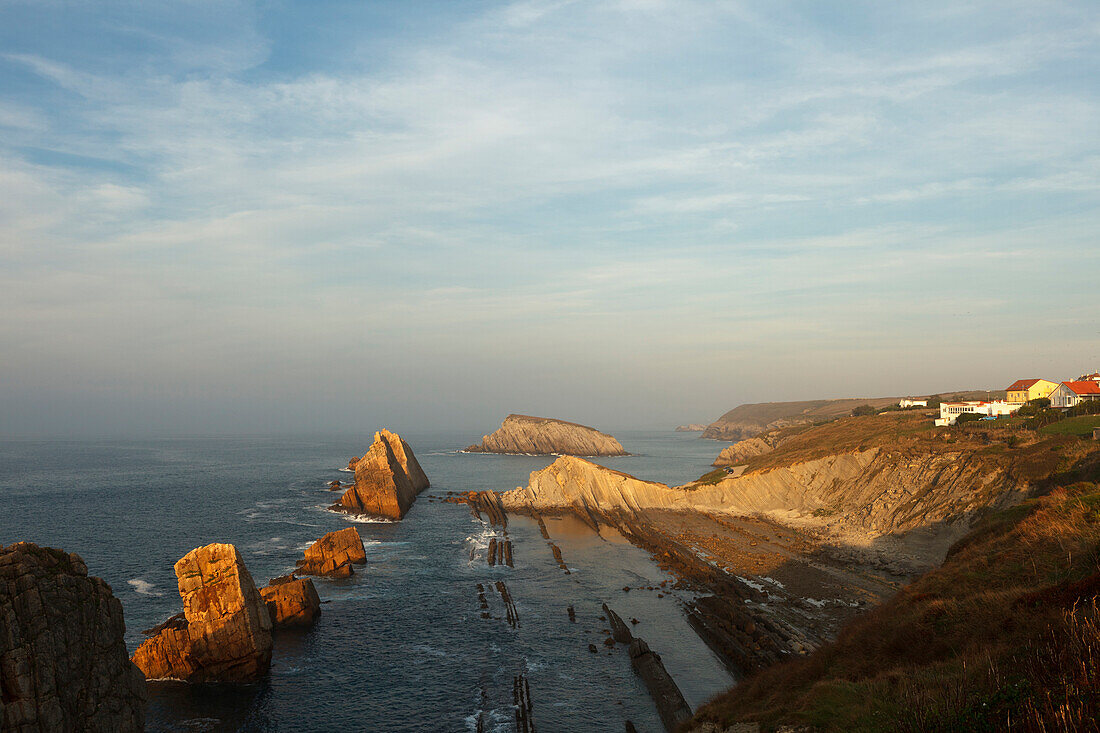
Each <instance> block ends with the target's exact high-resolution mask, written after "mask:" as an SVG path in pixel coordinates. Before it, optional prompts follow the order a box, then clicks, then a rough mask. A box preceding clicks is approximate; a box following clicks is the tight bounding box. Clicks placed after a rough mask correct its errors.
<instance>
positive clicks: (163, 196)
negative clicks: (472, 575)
mask: <svg viewBox="0 0 1100 733" xmlns="http://www.w3.org/2000/svg"><path fill="white" fill-rule="evenodd" d="M1098 79H1100V7H1098V6H1097V5H1096V3H1095V2H1059V3H1049V2H1013V1H1012V0H1008V1H1005V0H998V1H997V2H975V3H960V2H957V1H956V0H952V1H950V2H921V3H881V2H872V1H868V2H847V3H821V2H783V1H774V0H767V1H761V2H695V1H694V0H667V1H665V0H591V1H588V2H581V1H574V2H571V1H569V0H524V1H521V2H487V1H477V2H474V1H463V0H450V1H446V2H442V1H441V2H417V1H414V0H404V1H403V2H358V1H357V2H336V1H330V0H314V1H311V2H289V1H287V0H265V1H264V2H237V1H235V0H218V1H214V0H197V1H191V2H187V1H182V2H179V1H174V2H170V3H169V2H148V1H138V0H133V1H132V2H115V1H113V0H96V1H95V2H91V1H88V2H82V1H81V0H67V1H65V2H60V1H57V0H28V1H23V0H0V436H5V437H29V436H57V437H65V436H73V437H77V436H105V437H114V436H159V435H168V436H171V435H192V434H219V435H220V434H238V433H242V434H243V433H272V432H276V433H277V432H310V431H326V432H334V433H340V432H350V431H365V432H369V431H373V430H374V429H376V428H378V427H382V426H388V427H391V428H393V429H398V430H406V431H408V430H414V431H415V430H430V429H448V430H450V429H460V430H469V431H470V433H471V434H472V435H473V437H474V438H476V437H477V436H479V435H480V434H482V433H487V432H490V431H491V430H492V429H494V428H495V426H496V425H497V424H498V423H499V422H500V420H501V419H502V418H503V417H504V415H506V414H508V413H510V412H521V413H529V414H538V415H545V416H550V417H559V418H563V419H568V420H574V421H578V422H582V423H586V424H590V425H595V426H597V427H602V428H607V429H615V428H618V429H626V428H638V429H651V428H652V429H660V428H666V427H671V426H674V425H676V424H679V423H684V422H704V423H705V422H709V421H711V420H714V419H715V418H717V417H718V416H719V415H721V414H722V413H724V412H725V411H727V410H728V409H731V408H732V407H734V406H736V405H737V404H740V403H743V402H764V401H776V400H795V399H814V398H827V397H849V396H883V395H885V396H889V395H908V394H913V395H919V394H927V393H931V392H940V391H946V390H950V389H963V388H1003V387H1004V386H1005V385H1007V384H1008V383H1010V382H1012V381H1014V380H1015V379H1017V378H1022V377H1045V378H1048V379H1054V380H1062V379H1068V378H1072V377H1075V376H1077V375H1079V374H1082V373H1084V372H1086V371H1094V370H1096V369H1100V83H1098V81H1097V80H1098Z"/></svg>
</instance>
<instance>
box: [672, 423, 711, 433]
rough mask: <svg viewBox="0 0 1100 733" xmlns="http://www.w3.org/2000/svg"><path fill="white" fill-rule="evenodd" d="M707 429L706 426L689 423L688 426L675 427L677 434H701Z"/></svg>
mask: <svg viewBox="0 0 1100 733" xmlns="http://www.w3.org/2000/svg"><path fill="white" fill-rule="evenodd" d="M706 429H707V426H706V425H700V424H699V423H691V424H690V425H677V426H676V432H677V433H701V432H703V431H704V430H706Z"/></svg>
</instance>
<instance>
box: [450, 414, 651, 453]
mask: <svg viewBox="0 0 1100 733" xmlns="http://www.w3.org/2000/svg"><path fill="white" fill-rule="evenodd" d="M466 450H467V452H470V453H518V454H526V455H538V456H542V455H568V456H625V455H629V454H628V453H627V452H626V451H625V450H623V446H622V444H621V443H619V441H618V440H616V439H615V438H613V437H611V436H610V435H608V434H607V433H601V432H600V431H599V430H596V429H595V428H590V427H587V426H585V425H578V424H577V423H571V422H565V421H564V420H555V419H553V418H547V417H532V416H531V415H509V416H508V417H506V418H504V422H503V423H501V425H500V428H498V429H497V430H496V431H495V432H493V433H492V434H490V435H486V436H483V437H482V439H481V442H480V443H477V444H476V445H471V446H469V447H468V448H466Z"/></svg>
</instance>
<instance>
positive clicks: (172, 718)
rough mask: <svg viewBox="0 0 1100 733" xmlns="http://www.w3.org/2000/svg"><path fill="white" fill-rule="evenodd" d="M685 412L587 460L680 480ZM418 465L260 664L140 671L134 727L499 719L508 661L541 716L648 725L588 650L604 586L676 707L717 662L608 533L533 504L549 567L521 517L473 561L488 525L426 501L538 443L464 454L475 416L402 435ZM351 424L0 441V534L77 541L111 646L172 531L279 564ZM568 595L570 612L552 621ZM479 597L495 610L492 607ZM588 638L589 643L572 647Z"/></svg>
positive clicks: (312, 517)
mask: <svg viewBox="0 0 1100 733" xmlns="http://www.w3.org/2000/svg"><path fill="white" fill-rule="evenodd" d="M697 436H698V434H697V433H633V434H632V433H625V434H618V437H619V438H620V440H621V441H622V442H623V445H624V446H625V447H626V449H627V450H629V451H631V452H633V453H636V454H637V455H633V456H628V457H622V458H608V459H601V460H600V462H601V463H603V464H604V465H607V466H610V467H612V468H615V469H618V470H622V471H626V472H628V473H632V474H634V475H637V476H639V477H642V478H648V479H654V480H659V481H664V482H671V483H682V482H684V481H687V480H689V479H692V478H696V477H698V476H699V475H701V474H702V473H704V472H706V471H707V470H709V465H708V464H709V463H710V461H711V460H713V458H714V456H715V455H717V453H718V450H719V448H720V447H721V445H720V444H718V443H714V442H712V441H702V440H699V439H698V437H697ZM404 437H405V438H406V439H407V440H408V442H409V443H410V444H411V445H412V447H413V450H414V451H415V453H416V455H417V458H418V459H419V460H420V463H421V465H422V466H423V467H424V470H425V472H426V473H427V474H428V477H429V478H430V479H431V482H432V486H431V488H430V489H428V490H427V491H425V492H424V493H423V494H421V495H420V498H419V500H418V501H417V503H416V505H415V506H414V507H413V509H412V510H411V511H410V512H409V514H408V515H407V516H406V517H405V519H404V520H403V521H401V522H394V523H381V522H372V523H368V522H358V523H355V526H356V527H357V528H358V529H359V532H360V534H361V535H362V536H363V540H364V543H365V544H366V550H367V558H368V565H367V566H366V567H365V568H363V569H362V570H359V571H357V574H356V575H355V577H353V578H351V579H348V580H340V581H330V580H317V581H315V582H316V584H317V590H318V593H319V594H320V596H321V600H322V603H323V605H322V616H321V618H320V621H319V622H318V624H317V626H316V627H315V628H313V629H312V630H310V631H306V632H298V633H288V632H280V633H279V634H278V635H277V638H276V642H275V653H274V658H273V662H272V668H271V674H270V678H269V679H268V680H267V681H265V682H263V683H258V684H255V685H246V686H221V685H210V686H188V685H183V684H173V683H159V684H155V685H151V688H150V701H149V710H148V716H147V727H148V729H149V730H152V731H207V730H209V731H233V730H247V731H276V730H279V731H336V730H340V731H472V730H474V724H475V723H474V721H475V720H476V717H477V715H478V712H479V711H485V713H486V715H487V718H488V720H489V721H490V725H489V726H488V729H489V730H501V731H508V730H514V728H515V725H514V712H513V708H512V680H513V677H514V676H515V675H519V674H525V675H526V676H527V678H528V679H529V681H530V686H531V697H532V701H533V706H534V717H535V722H536V724H537V727H538V730H539V731H540V732H541V733H552V732H555V731H561V732H565V733H567V732H570V731H599V730H607V731H622V730H623V721H624V720H626V719H630V720H632V721H633V722H634V723H635V725H636V726H637V727H638V729H639V730H640V731H659V730H661V729H662V728H661V724H660V720H659V718H658V717H657V713H656V709H655V708H654V707H653V704H652V702H651V701H650V699H649V697H648V695H647V694H646V691H645V688H644V686H643V685H642V683H641V682H640V681H639V680H638V679H637V678H636V677H635V676H634V674H633V672H632V671H631V668H630V661H629V659H628V657H627V655H626V650H625V649H624V648H623V647H622V646H621V645H619V646H616V647H615V648H614V649H613V650H611V651H607V650H606V649H605V647H604V646H603V644H602V642H603V640H604V638H606V636H607V634H606V633H604V632H603V630H604V629H606V628H607V625H606V623H604V622H601V621H600V620H599V619H598V616H599V615H600V614H601V613H602V612H601V610H600V604H601V603H602V602H604V601H607V602H608V603H609V605H611V607H612V608H613V609H615V610H616V611H618V612H619V614H620V615H622V616H624V617H626V618H630V617H636V618H637V619H639V621H640V623H639V624H638V626H637V627H635V632H636V633H637V634H638V635H639V636H642V637H644V638H645V639H646V640H647V641H648V642H649V644H650V646H651V647H652V648H653V649H654V650H655V651H657V652H659V653H660V654H661V656H662V657H663V659H664V661H665V665H666V667H667V668H668V669H669V671H670V672H671V673H672V674H673V676H674V677H675V678H676V680H677V682H678V683H679V685H680V687H681V689H682V690H683V692H684V695H685V696H686V697H687V698H688V702H689V703H691V705H692V706H693V707H696V706H698V705H699V704H700V703H702V702H703V701H704V700H706V699H707V698H709V697H710V696H712V695H714V694H715V693H717V692H719V691H721V690H723V689H725V688H726V687H728V686H729V685H730V684H731V683H732V680H731V679H730V677H729V675H728V674H727V673H726V672H725V670H724V668H723V667H722V666H721V665H720V663H719V662H718V661H717V659H716V658H715V656H714V655H713V654H712V653H711V652H710V651H709V650H708V649H707V648H706V646H704V645H703V643H702V642H701V641H700V640H699V639H698V637H696V635H695V634H694V632H692V631H691V629H690V628H689V627H688V625H687V623H686V621H685V619H684V616H683V613H682V611H681V610H680V605H679V602H678V601H677V599H676V598H675V597H674V596H671V595H666V596H665V598H663V599H658V598H657V597H656V592H653V591H645V590H640V591H639V590H634V591H632V592H629V593H624V592H623V590H622V588H623V586H626V585H630V586H633V587H635V588H637V586H639V585H641V584H653V583H656V582H660V580H662V579H664V578H665V577H666V576H665V575H664V574H662V573H661V571H660V570H659V569H658V568H657V567H656V566H655V565H654V564H653V563H652V561H651V560H650V559H649V558H648V555H647V554H646V553H645V552H643V551H641V550H639V549H637V548H635V547H633V546H631V545H629V544H626V543H624V542H623V541H622V540H621V538H617V537H613V536H607V537H601V536H599V535H596V534H595V533H593V532H591V531H590V530H588V529H587V528H585V527H584V526H583V525H581V524H580V522H577V521H573V520H568V519H566V520H549V521H548V525H549V527H550V532H551V534H552V535H553V536H554V538H555V541H556V542H557V543H558V545H559V546H560V547H561V549H562V553H563V555H564V557H565V561H566V563H567V564H568V565H569V566H570V568H571V569H572V573H571V574H568V575H566V574H564V573H562V571H561V570H560V569H558V567H557V565H556V563H555V562H554V560H553V557H552V556H551V553H550V550H549V548H548V547H547V546H546V543H545V542H544V540H543V539H542V537H541V536H540V535H539V532H538V528H537V526H536V525H535V524H534V523H533V522H531V521H530V520H527V519H525V518H522V517H514V518H511V519H510V521H509V526H508V531H509V535H510V536H511V538H512V540H513V542H514V543H515V565H516V567H515V569H514V570H513V569H511V568H490V567H488V565H487V564H486V562H485V546H486V543H487V538H488V537H489V536H491V534H492V533H491V532H489V531H488V530H487V528H486V527H485V526H484V525H482V524H481V523H480V522H479V521H478V520H476V519H475V518H473V517H472V516H471V515H470V512H469V511H468V510H467V509H466V507H464V506H459V505H451V504H444V503H441V502H438V501H436V502H430V501H429V498H432V497H439V496H442V495H444V492H446V491H466V490H469V489H497V490H502V489H511V488H514V487H516V486H519V485H526V483H527V477H528V475H529V474H530V472H531V471H534V470H538V469H541V468H543V467H545V466H546V465H548V464H549V463H550V461H551V459H550V458H535V457H526V456H493V455H467V454H463V453H459V452H458V449H459V448H461V447H463V446H465V445H466V444H468V443H469V442H470V441H471V440H473V439H475V438H476V437H477V436H471V435H468V434H461V435H460V434H443V433H436V434H419V435H418V434H406V435H405V436H404ZM370 440H371V436H369V435H364V436H362V437H361V438H359V439H357V440H356V439H351V438H347V437H344V438H332V439H321V438H297V439H288V438H279V439H272V438H264V439H259V438H257V439H242V438H233V439H208V440H202V439H187V440H150V441H128V442H30V441H10V442H0V544H8V543H11V542H16V541H20V540H29V541H32V542H37V543H38V544H41V545H47V546H51V547H59V548H63V549H65V550H67V551H70V552H77V553H79V554H80V555H81V556H83V557H84V559H85V561H86V562H87V563H88V568H89V571H90V572H91V574H93V575H98V576H101V577H103V578H104V579H105V580H107V582H108V583H110V584H111V587H112V588H113V589H114V592H115V595H116V596H118V597H119V598H120V599H121V601H122V604H123V607H124V608H125V612H126V627H127V635H126V641H127V644H128V646H129V648H130V650H131V652H132V651H133V649H135V648H136V647H137V645H138V644H139V643H140V642H141V640H142V639H143V638H144V637H143V636H142V634H141V629H145V628H149V627H151V626H153V625H155V624H157V623H159V622H161V621H163V620H165V619H166V618H168V617H169V616H171V615H173V614H175V613H178V612H180V611H181V610H182V602H181V601H180V598H179V594H178V592H177V590H176V582H175V575H174V574H173V571H172V566H173V564H174V563H175V561H176V560H178V559H179V558H180V557H182V556H183V555H184V554H186V553H187V552H188V551H190V550H191V549H193V548H195V547H198V546H201V545H205V544H207V543H210V542H231V543H233V544H235V545H236V546H237V547H238V549H240V550H241V552H242V554H243V555H244V558H245V562H246V564H247V565H248V568H249V570H250V572H251V573H252V576H253V577H254V578H255V579H256V582H257V584H258V585H262V584H264V583H266V582H267V579H269V578H272V577H275V576H278V575H282V574H285V573H287V572H289V571H291V570H293V568H294V562H295V560H296V559H298V558H300V557H301V556H302V550H303V549H304V548H305V547H306V546H308V545H309V544H310V543H311V542H312V541H314V540H315V539H317V538H318V537H320V536H321V535H323V534H324V533H326V532H330V531H332V530H334V529H340V528H342V527H345V526H348V524H349V519H348V518H347V517H345V516H343V515H339V514H336V513H333V512H330V511H328V510H327V509H326V508H325V507H326V506H327V505H328V504H331V503H332V502H333V501H334V500H335V497H336V494H334V493H330V492H329V491H327V490H326V487H325V484H326V483H327V482H329V481H331V480H333V479H341V480H345V481H347V480H349V479H350V477H351V474H349V473H346V472H340V471H339V468H340V467H341V466H346V465H347V461H348V459H349V458H350V457H351V456H353V455H361V454H362V452H363V451H364V450H366V448H367V447H368V446H369V443H370ZM496 580H504V581H505V582H506V583H507V584H508V588H509V590H510V591H511V594H512V596H513V598H514V600H515V603H516V606H517V608H518V611H519V616H520V623H519V627H518V628H515V629H513V628H511V627H510V626H509V625H508V623H507V622H506V621H505V620H504V618H503V617H504V610H503V607H502V604H501V601H500V597H499V595H497V594H495V593H487V595H488V596H489V598H490V604H491V605H492V613H493V615H494V618H491V619H483V618H481V616H480V608H479V606H478V598H477V588H476V586H477V583H491V582H495V581H496ZM569 605H573V606H575V608H576V611H577V623H576V624H572V623H570V622H569V620H568V617H567V613H566V608H567V607H568V606H569ZM497 617H499V618H497ZM590 643H592V644H596V645H597V647H599V649H600V653H599V654H592V653H590V652H589V651H588V645H589V644H590Z"/></svg>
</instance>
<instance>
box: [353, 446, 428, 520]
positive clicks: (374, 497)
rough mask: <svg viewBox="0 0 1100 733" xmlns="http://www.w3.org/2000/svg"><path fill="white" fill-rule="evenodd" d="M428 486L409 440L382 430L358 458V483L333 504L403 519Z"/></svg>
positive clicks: (361, 512)
mask: <svg viewBox="0 0 1100 733" xmlns="http://www.w3.org/2000/svg"><path fill="white" fill-rule="evenodd" d="M428 486H429V483H428V477H427V476H426V475H424V471H423V469H421V468H420V464H419V463H418V462H417V460H416V456H414V455H413V452H412V448H410V447H409V444H408V443H406V442H405V441H404V440H402V439H401V436H399V435H397V434H396V433H391V432H390V431H389V430H381V431H379V432H377V433H375V434H374V443H373V444H372V445H371V447H370V450H368V451H367V452H366V454H365V455H364V456H363V457H362V458H360V459H359V460H358V461H357V462H355V484H354V485H353V486H352V487H351V488H350V489H348V490H347V491H346V492H344V495H343V496H341V497H340V501H338V502H337V503H336V504H333V505H332V508H333V509H338V510H340V511H345V512H351V513H356V514H372V515H375V516H381V517H389V518H390V519H401V518H402V517H404V516H405V514H406V513H407V512H408V511H409V507H411V506H412V505H413V502H414V501H416V495H417V494H419V493H420V492H421V491H423V490H424V489H426V488H428Z"/></svg>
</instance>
